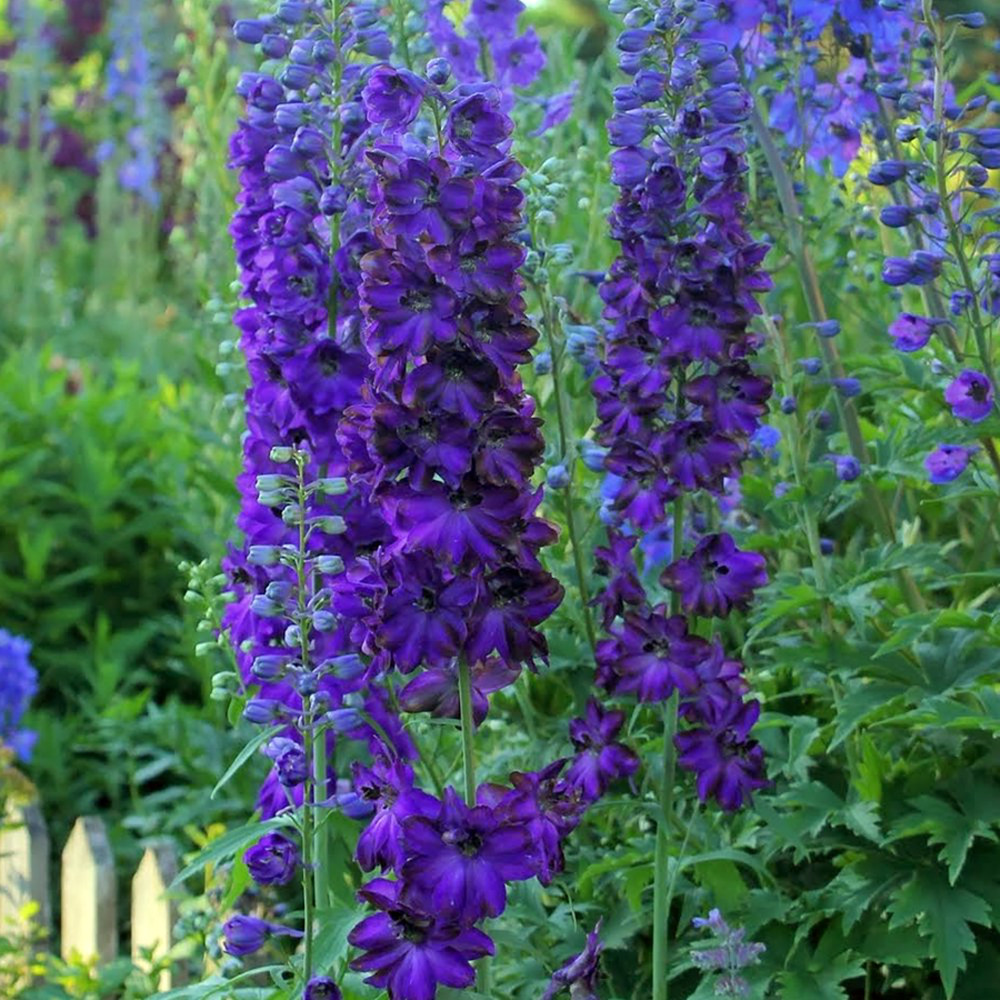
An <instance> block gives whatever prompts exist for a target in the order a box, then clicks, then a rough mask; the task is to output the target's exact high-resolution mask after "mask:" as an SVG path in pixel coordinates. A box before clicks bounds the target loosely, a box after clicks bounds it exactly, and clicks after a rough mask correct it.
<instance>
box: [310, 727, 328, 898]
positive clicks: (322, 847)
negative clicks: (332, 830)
mask: <svg viewBox="0 0 1000 1000" xmlns="http://www.w3.org/2000/svg"><path fill="white" fill-rule="evenodd" d="M317 737H318V738H317V739H316V740H315V741H314V746H313V756H312V761H313V800H314V803H318V802H325V801H326V800H327V798H328V797H329V796H328V795H327V784H326V768H327V759H326V733H325V732H323V731H322V730H320V731H319V732H318V733H317ZM323 816H325V813H324V814H322V815H317V817H316V820H317V821H316V822H315V824H314V829H313V839H314V845H313V858H314V866H313V898H314V900H315V902H316V905H317V906H318V907H320V909H325V908H326V907H327V906H328V905H329V903H330V887H329V878H330V834H329V831H328V830H326V829H325V826H324V823H323Z"/></svg>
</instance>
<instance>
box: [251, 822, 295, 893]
mask: <svg viewBox="0 0 1000 1000" xmlns="http://www.w3.org/2000/svg"><path fill="white" fill-rule="evenodd" d="M243 861H244V863H245V864H246V866H247V870H248V871H249V872H250V877H251V878H252V879H253V880H254V881H255V882H256V883H257V884H258V885H287V883H289V882H291V880H292V879H293V878H294V877H295V874H296V872H297V870H298V866H299V849H298V847H297V846H296V844H295V843H294V842H293V841H291V840H289V839H288V838H287V837H285V836H282V834H280V833H268V834H265V835H264V836H263V837H261V839H260V840H259V841H257V843H256V844H254V845H253V847H250V848H248V849H247V850H246V851H245V852H244V854H243Z"/></svg>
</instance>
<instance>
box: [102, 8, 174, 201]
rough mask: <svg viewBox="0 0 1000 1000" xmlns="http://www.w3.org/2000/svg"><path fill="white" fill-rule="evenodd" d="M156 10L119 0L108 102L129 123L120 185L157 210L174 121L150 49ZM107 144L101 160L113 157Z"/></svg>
mask: <svg viewBox="0 0 1000 1000" xmlns="http://www.w3.org/2000/svg"><path fill="white" fill-rule="evenodd" d="M151 15H152V10H151V8H150V7H149V5H147V4H146V3H144V2H143V0H117V3H116V4H115V5H114V7H113V9H112V12H111V18H110V25H111V28H110V34H111V42H112V46H113V50H112V54H111V59H110V60H109V62H108V78H107V96H108V100H109V102H110V103H111V104H112V106H114V107H116V108H117V109H118V110H119V111H120V112H122V113H123V114H124V116H125V118H126V120H127V122H128V123H129V127H128V131H127V134H126V142H125V147H126V148H125V151H124V153H123V156H122V163H121V164H120V166H119V167H118V180H119V183H120V184H121V186H122V187H123V188H124V189H125V190H126V191H134V192H135V193H136V194H137V195H138V196H139V197H140V198H142V200H143V201H145V202H146V203H147V204H149V205H153V206H156V205H158V204H159V201H160V193H159V191H158V190H157V187H156V179H157V168H158V165H157V160H158V157H159V155H160V153H161V152H162V149H163V147H164V146H165V145H166V143H167V142H168V141H169V138H170V121H169V119H168V117H167V113H166V107H165V105H164V102H163V97H162V94H161V92H160V88H159V77H160V72H161V71H160V67H158V66H157V65H156V59H155V56H154V53H155V48H154V46H153V45H151V44H150V42H151V39H150V35H151V31H152V24H151ZM113 150H114V143H113V142H111V140H108V141H107V142H106V143H103V144H102V148H99V150H98V157H99V158H106V157H108V156H110V155H111V154H112V152H113Z"/></svg>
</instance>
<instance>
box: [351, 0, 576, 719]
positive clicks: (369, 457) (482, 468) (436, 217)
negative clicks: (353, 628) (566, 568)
mask: <svg viewBox="0 0 1000 1000" xmlns="http://www.w3.org/2000/svg"><path fill="white" fill-rule="evenodd" d="M501 13H502V12H497V14H498V16H500V14H501ZM483 16H484V17H485V16H487V15H486V12H485V8H484V11H483ZM424 99H425V101H427V102H434V103H435V104H438V105H440V107H439V108H438V114H439V116H440V119H441V122H442V126H443V127H442V136H443V137H445V138H446V140H447V141H446V142H445V144H444V146H443V147H442V148H440V149H437V150H435V151H434V152H433V153H431V152H429V151H427V150H425V149H424V148H423V147H422V146H421V145H420V144H419V143H418V142H417V141H415V140H413V141H411V140H410V139H408V138H405V137H404V136H403V135H402V130H401V129H397V130H396V132H394V133H392V134H388V133H387V134H385V135H384V136H383V137H382V138H381V139H379V141H378V142H377V144H376V146H375V148H374V149H373V150H372V151H370V152H369V154H368V157H367V160H368V163H369V165H370V167H371V170H372V184H371V185H370V187H369V189H368V195H369V198H370V200H371V203H372V205H373V220H374V223H375V225H374V236H375V246H374V247H373V248H372V249H370V250H369V251H368V252H367V253H366V254H365V255H364V256H363V257H362V258H361V260H360V267H359V270H360V284H359V293H360V300H361V305H362V311H363V323H362V326H361V340H362V343H363V344H364V346H365V347H366V349H367V350H368V353H369V361H370V364H371V367H372V375H371V377H370V378H369V380H368V382H367V385H366V389H365V398H364V400H363V401H362V402H359V403H358V404H356V405H355V406H353V407H352V408H350V410H349V419H348V421H345V422H344V424H342V426H341V428H340V431H339V440H340V442H341V444H342V447H343V448H344V450H345V451H346V452H347V453H348V454H349V455H350V456H351V457H352V460H351V472H352V474H353V478H354V482H355V483H357V484H358V487H359V489H363V490H365V491H366V493H367V496H368V497H369V498H370V500H371V502H372V503H373V504H374V505H375V507H376V509H378V510H379V511H380V513H381V515H382V518H383V520H384V523H385V525H386V526H387V528H388V531H389V534H390V539H389V540H388V541H387V544H385V545H384V546H383V547H382V548H381V550H380V551H379V553H378V556H377V558H375V557H372V559H371V560H370V561H369V565H370V566H371V568H372V570H373V571H374V572H375V573H377V575H378V577H379V578H380V579H381V580H382V581H383V584H384V586H383V588H382V589H381V590H380V591H379V592H378V593H374V594H373V599H372V601H371V604H370V607H369V608H368V609H366V610H364V611H362V613H361V614H360V616H359V617H360V619H361V621H360V623H359V624H361V623H363V626H364V629H365V631H366V634H367V638H366V639H365V640H364V642H365V644H366V648H368V649H369V650H370V651H371V652H373V653H374V652H378V653H379V654H380V655H384V657H385V660H386V665H387V666H394V667H397V668H398V669H400V670H403V671H406V672H408V671H411V670H414V669H417V668H419V667H425V668H428V672H426V673H424V674H421V675H420V676H418V677H417V678H416V679H415V680H414V681H413V682H411V684H410V685H409V686H408V687H407V688H406V689H405V707H409V708H412V709H414V710H418V711H419V710H425V709H433V710H435V711H437V712H438V713H443V714H447V713H451V712H453V711H454V709H455V707H456V702H457V699H456V696H455V678H456V677H457V667H456V658H460V657H461V658H464V659H465V660H466V662H468V663H470V664H473V663H480V664H485V663H489V664H490V668H489V672H488V673H489V676H488V677H487V675H486V674H485V673H484V674H483V675H482V677H481V680H482V683H480V684H478V685H475V687H476V691H477V692H478V693H477V695H476V696H475V700H476V706H475V708H476V714H477V717H481V716H482V714H483V712H484V710H485V708H486V703H485V700H484V696H485V694H486V693H487V692H488V691H490V690H496V689H497V687H498V686H505V685H507V684H510V683H512V681H513V679H514V678H515V677H516V676H517V673H518V671H519V670H520V669H521V667H522V666H523V665H524V664H531V663H533V662H534V660H535V658H536V656H538V655H542V656H544V653H545V640H544V638H543V636H542V634H541V633H540V632H539V631H538V629H537V625H538V624H540V623H541V622H542V621H543V620H544V619H545V618H546V617H547V616H548V615H549V614H551V612H552V611H553V610H554V608H555V607H556V605H557V604H558V602H559V599H560V598H561V595H562V589H561V587H560V585H559V584H558V583H557V582H556V581H555V579H554V578H553V577H552V576H551V575H549V574H548V573H547V572H545V570H544V569H543V568H542V566H541V563H540V561H539V559H538V551H539V549H540V548H541V547H543V546H545V545H547V544H549V543H550V542H551V541H553V540H554V538H555V532H554V529H553V528H552V527H551V526H550V525H548V524H547V523H546V522H545V521H543V520H542V519H541V518H539V517H538V515H537V514H536V510H537V508H538V505H539V503H540V502H541V499H542V493H541V491H540V490H535V489H534V488H532V487H531V485H530V480H531V477H532V474H533V472H534V469H535V468H536V467H537V466H538V464H540V462H541V459H542V454H543V451H544V443H543V441H542V439H541V436H540V434H539V430H538V423H539V422H538V420H537V418H536V417H535V416H534V412H533V404H532V403H531V401H530V399H529V398H528V397H527V395H526V394H525V392H524V388H523V385H522V384H521V382H520V379H519V377H518V376H517V374H516V366H517V365H519V364H522V363H524V362H526V361H527V360H529V358H530V354H529V350H530V347H531V346H532V345H533V343H534V342H535V340H536V339H537V333H536V332H535V331H534V330H533V329H532V328H531V327H530V326H529V325H528V323H527V320H526V315H525V305H524V302H523V299H522V298H521V295H520V291H521V288H522V282H521V279H520V278H519V277H518V275H517V268H518V267H519V266H520V264H521V262H522V260H523V257H524V249H523V247H522V246H521V245H520V244H519V243H518V241H517V239H516V237H517V233H518V231H519V230H520V227H521V225H522V216H521V211H522V203H523V196H522V195H521V193H520V192H519V191H518V189H517V187H516V181H517V179H518V177H519V176H520V174H521V167H520V166H519V165H518V164H517V163H516V161H514V160H513V159H511V158H510V155H509V152H508V150H509V145H510V141H509V135H510V131H511V129H512V122H511V120H510V119H509V118H508V117H507V116H506V115H505V114H504V113H503V111H502V110H501V107H500V103H499V94H498V92H497V91H496V90H495V89H494V88H491V87H468V86H459V87H458V88H456V89H455V90H454V91H452V92H450V93H449V94H448V95H447V97H445V96H443V95H442V94H441V93H440V92H438V91H437V90H436V89H435V88H431V87H429V86H428V87H427V88H426V89H425V93H424Z"/></svg>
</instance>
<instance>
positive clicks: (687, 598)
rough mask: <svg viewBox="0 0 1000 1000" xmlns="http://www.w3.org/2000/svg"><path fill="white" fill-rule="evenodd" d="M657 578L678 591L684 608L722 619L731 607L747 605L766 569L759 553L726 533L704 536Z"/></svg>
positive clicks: (761, 585)
mask: <svg viewBox="0 0 1000 1000" xmlns="http://www.w3.org/2000/svg"><path fill="white" fill-rule="evenodd" d="M660 580H661V581H662V582H663V584H664V585H665V586H667V587H669V588H670V589H671V590H675V591H677V593H679V594H680V596H681V607H683V608H684V610H685V611H687V612H689V613H691V614H696V615H705V616H707V617H711V616H713V615H714V616H717V617H719V618H722V617H725V616H726V615H728V614H729V612H730V610H732V609H733V608H745V607H747V605H748V604H749V603H750V599H751V598H752V596H753V592H754V591H755V590H757V589H758V588H760V587H763V586H764V585H765V584H766V583H767V570H766V568H765V561H764V557H763V556H762V555H760V554H759V553H757V552H744V551H742V550H741V549H739V548H737V546H736V542H735V541H733V539H732V537H731V536H730V535H726V534H721V535H706V536H705V537H704V538H703V539H702V540H701V541H700V542H699V543H698V544H697V545H696V546H695V548H694V551H693V552H692V553H691V555H690V556H689V557H688V558H686V559H680V560H678V561H677V562H675V563H671V564H670V565H669V566H668V567H667V568H666V569H665V570H664V571H663V574H662V575H661V577H660Z"/></svg>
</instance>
